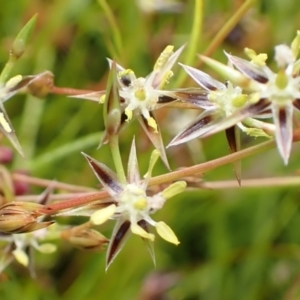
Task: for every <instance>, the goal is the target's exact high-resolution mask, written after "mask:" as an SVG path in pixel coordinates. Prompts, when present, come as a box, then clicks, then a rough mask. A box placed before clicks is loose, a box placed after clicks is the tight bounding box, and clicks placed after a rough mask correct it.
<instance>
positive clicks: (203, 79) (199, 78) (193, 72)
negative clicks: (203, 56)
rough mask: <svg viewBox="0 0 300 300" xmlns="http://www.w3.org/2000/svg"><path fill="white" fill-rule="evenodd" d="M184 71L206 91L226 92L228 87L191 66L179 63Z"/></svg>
mask: <svg viewBox="0 0 300 300" xmlns="http://www.w3.org/2000/svg"><path fill="white" fill-rule="evenodd" d="M179 65H181V66H182V67H183V69H184V70H185V71H186V72H187V73H188V74H189V75H190V76H191V77H192V78H193V79H194V80H195V81H196V82H197V83H198V84H199V85H200V86H201V87H203V88H204V89H206V90H210V91H216V90H224V89H225V88H226V87H225V85H224V84H223V83H221V82H219V81H217V80H215V79H213V78H212V77H210V76H209V75H208V74H206V73H204V72H202V71H200V70H198V69H195V68H192V67H190V66H187V65H184V64H181V63H179Z"/></svg>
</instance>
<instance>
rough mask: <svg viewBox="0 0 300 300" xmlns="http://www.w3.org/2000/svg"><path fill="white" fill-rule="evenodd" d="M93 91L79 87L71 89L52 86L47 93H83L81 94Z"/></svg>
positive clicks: (65, 94) (68, 94)
mask: <svg viewBox="0 0 300 300" xmlns="http://www.w3.org/2000/svg"><path fill="white" fill-rule="evenodd" d="M95 92H96V91H91V90H81V89H73V88H69V87H59V86H53V87H52V88H51V90H50V92H49V93H51V94H55V95H64V96H74V95H83V94H89V93H95Z"/></svg>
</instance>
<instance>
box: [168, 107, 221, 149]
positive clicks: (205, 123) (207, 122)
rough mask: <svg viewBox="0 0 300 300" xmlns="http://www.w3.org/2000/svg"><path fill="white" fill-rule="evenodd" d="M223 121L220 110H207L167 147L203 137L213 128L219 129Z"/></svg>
mask: <svg viewBox="0 0 300 300" xmlns="http://www.w3.org/2000/svg"><path fill="white" fill-rule="evenodd" d="M222 119H223V117H222V114H221V113H220V112H219V111H218V110H207V111H204V112H202V113H201V114H200V115H199V116H198V117H197V118H196V120H194V121H193V122H192V123H190V124H188V126H186V127H185V128H184V129H183V130H182V131H181V132H179V133H178V134H177V135H176V136H175V137H174V138H173V140H172V141H171V142H170V143H169V145H168V146H167V148H168V147H170V146H175V145H179V144H182V143H185V142H188V141H190V140H192V139H195V138H197V137H200V136H202V135H203V134H205V133H206V132H207V131H209V130H211V129H212V128H215V126H216V127H218V123H219V122H220V121H221V120H222Z"/></svg>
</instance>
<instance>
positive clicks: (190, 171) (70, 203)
mask: <svg viewBox="0 0 300 300" xmlns="http://www.w3.org/2000/svg"><path fill="white" fill-rule="evenodd" d="M299 140H300V129H297V130H295V131H294V139H293V141H294V142H297V141H299ZM274 145H275V141H273V140H272V141H267V142H264V143H261V144H259V145H256V146H253V147H249V148H247V149H244V150H241V151H238V152H235V153H232V154H228V155H226V156H224V157H221V158H217V159H213V160H211V161H208V162H205V163H202V164H198V165H195V166H192V167H188V168H186V169H182V170H178V171H174V172H171V173H169V174H164V175H160V176H156V177H154V178H152V179H151V180H150V182H149V186H152V185H159V184H163V183H170V182H172V181H176V180H178V179H181V178H184V177H188V176H193V175H196V174H199V173H204V172H207V171H210V170H213V169H215V168H217V167H220V166H223V165H226V164H229V163H233V162H235V161H238V160H241V159H243V158H246V157H249V156H252V155H255V154H258V153H260V152H262V151H265V150H268V149H270V148H272V147H274ZM119 154H120V153H119ZM121 166H122V165H121ZM107 198H109V195H108V193H107V192H106V191H101V192H98V193H95V194H90V195H87V196H84V197H77V198H74V199H70V200H67V201H64V202H61V203H54V204H49V205H47V206H46V209H44V210H41V212H42V213H45V214H53V212H54V211H58V210H61V209H67V208H72V207H76V206H81V205H87V204H89V203H91V202H93V201H96V200H102V199H107Z"/></svg>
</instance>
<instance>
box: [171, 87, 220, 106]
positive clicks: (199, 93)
mask: <svg viewBox="0 0 300 300" xmlns="http://www.w3.org/2000/svg"><path fill="white" fill-rule="evenodd" d="M209 93H210V92H209V91H206V90H203V89H199V88H194V89H193V88H187V89H180V90H177V91H176V92H175V95H176V96H177V97H178V98H179V99H180V100H181V101H184V102H187V103H191V104H193V105H195V106H197V107H200V108H203V109H211V108H213V107H215V104H213V103H212V102H210V100H209V99H208V97H207V96H208V95H209Z"/></svg>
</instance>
